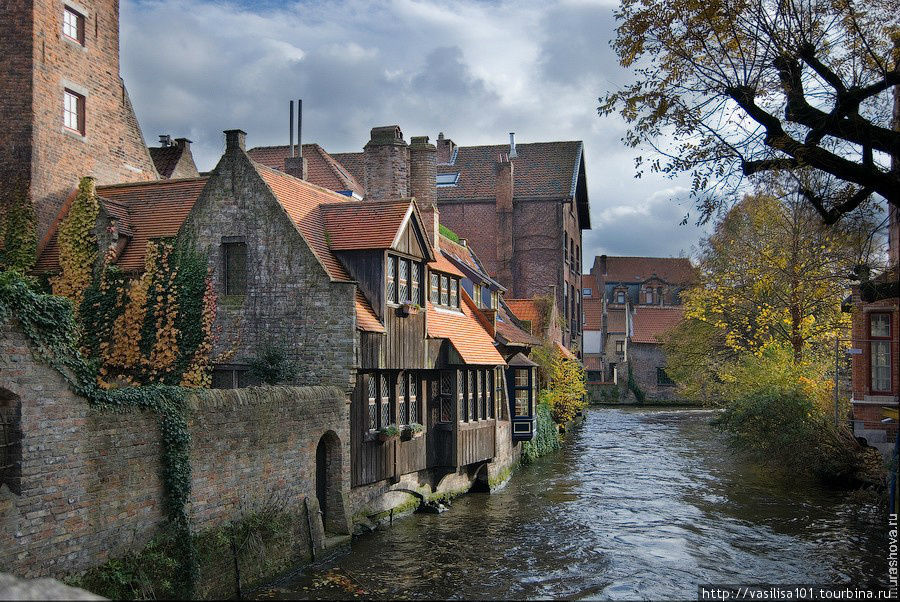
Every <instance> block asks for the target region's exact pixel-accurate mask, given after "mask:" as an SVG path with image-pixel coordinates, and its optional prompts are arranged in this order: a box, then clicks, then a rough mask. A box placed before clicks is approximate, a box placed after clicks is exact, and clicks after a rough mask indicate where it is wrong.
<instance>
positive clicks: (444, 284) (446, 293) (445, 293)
mask: <svg viewBox="0 0 900 602" xmlns="http://www.w3.org/2000/svg"><path fill="white" fill-rule="evenodd" d="M441 305H450V279H449V278H447V277H446V276H444V275H443V274H441Z"/></svg>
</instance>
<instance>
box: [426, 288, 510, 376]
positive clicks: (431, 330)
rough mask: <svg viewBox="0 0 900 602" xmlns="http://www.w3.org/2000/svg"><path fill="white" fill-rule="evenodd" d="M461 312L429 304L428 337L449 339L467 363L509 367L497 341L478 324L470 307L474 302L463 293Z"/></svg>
mask: <svg viewBox="0 0 900 602" xmlns="http://www.w3.org/2000/svg"><path fill="white" fill-rule="evenodd" d="M460 293H461V296H462V299H461V301H462V302H461V303H460V304H459V306H460V310H461V311H455V310H451V309H442V308H435V307H434V305H432V304H431V301H429V302H428V308H427V312H428V314H427V316H426V317H427V320H426V323H427V325H428V337H429V338H432V339H447V340H448V341H450V344H451V345H453V348H454V349H456V352H457V353H459V356H460V357H461V358H462V359H463V361H464V362H465V363H467V364H476V365H489V366H505V365H506V362H505V361H504V360H503V356H502V355H500V352H498V351H497V348H496V347H495V346H494V339H493V338H492V337H491V335H489V334H488V333H487V331H485V329H484V328H482V327H481V326H480V325H479V324H478V320H477V319H476V317H475V316H474V315H473V313H472V308H471V307H470V305H471V303H472V300H471V299H470V298H469V296H468V295H467V294H466V292H465V291H460Z"/></svg>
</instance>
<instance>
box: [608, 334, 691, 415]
mask: <svg viewBox="0 0 900 602" xmlns="http://www.w3.org/2000/svg"><path fill="white" fill-rule="evenodd" d="M628 363H629V364H630V365H631V370H632V373H633V374H634V380H635V382H636V383H637V385H638V387H640V388H641V390H642V391H643V392H644V394H645V395H646V396H647V399H650V400H666V401H671V400H675V399H678V395H677V391H676V387H674V386H670V385H660V384H659V383H658V380H657V374H656V369H657V368H665V367H666V355H665V352H664V351H663V349H662V346H661V345H649V344H646V343H631V344H630V345H629V346H628ZM627 379H628V372H627V367H624V366H623V371H620V372H619V383H620V384H623V385H624V384H626V383H627Z"/></svg>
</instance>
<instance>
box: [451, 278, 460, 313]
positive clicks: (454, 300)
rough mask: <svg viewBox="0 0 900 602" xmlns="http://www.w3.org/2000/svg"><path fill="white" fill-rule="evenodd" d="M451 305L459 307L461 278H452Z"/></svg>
mask: <svg viewBox="0 0 900 602" xmlns="http://www.w3.org/2000/svg"><path fill="white" fill-rule="evenodd" d="M450 307H459V280H457V279H456V278H451V279H450Z"/></svg>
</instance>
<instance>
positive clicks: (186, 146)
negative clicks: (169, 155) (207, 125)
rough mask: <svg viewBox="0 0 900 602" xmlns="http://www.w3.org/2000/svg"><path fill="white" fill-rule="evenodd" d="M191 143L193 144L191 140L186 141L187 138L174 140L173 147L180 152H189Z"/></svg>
mask: <svg viewBox="0 0 900 602" xmlns="http://www.w3.org/2000/svg"><path fill="white" fill-rule="evenodd" d="M191 142H193V140H188V139H187V138H175V146H177V147H178V148H180V149H182V150H187V151H190V150H191Z"/></svg>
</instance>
